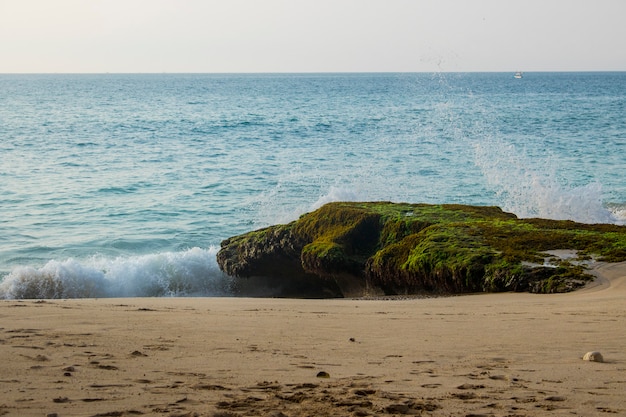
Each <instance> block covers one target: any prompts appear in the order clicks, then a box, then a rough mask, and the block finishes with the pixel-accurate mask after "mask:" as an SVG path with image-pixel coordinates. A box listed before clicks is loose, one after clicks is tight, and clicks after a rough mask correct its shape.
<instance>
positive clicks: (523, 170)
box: [474, 139, 619, 223]
mask: <svg viewBox="0 0 626 417" xmlns="http://www.w3.org/2000/svg"><path fill="white" fill-rule="evenodd" d="M474 150H475V156H476V163H477V165H478V166H479V167H480V168H481V170H482V171H483V173H484V175H485V177H486V180H487V182H488V184H489V185H490V186H491V187H493V190H494V192H495V193H496V195H497V198H498V200H499V201H500V205H501V206H502V208H503V209H504V210H505V211H510V212H513V213H515V214H516V215H518V216H519V217H541V218H547V219H555V220H574V221H577V222H582V223H619V219H618V216H617V213H614V212H611V211H610V210H609V209H608V208H607V207H605V205H604V203H603V194H602V185H601V184H600V183H598V182H590V183H588V184H585V185H576V186H571V185H568V184H564V183H563V182H561V181H559V177H558V173H557V170H556V168H555V166H558V164H557V163H554V161H552V160H551V157H550V155H547V156H546V157H545V158H543V159H539V158H538V157H534V158H533V159H531V158H530V157H528V156H527V153H526V152H524V150H523V149H519V148H518V147H515V146H513V145H512V144H508V143H505V142H503V141H500V140H495V139H492V140H484V141H481V142H477V143H475V144H474Z"/></svg>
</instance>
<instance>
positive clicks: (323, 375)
mask: <svg viewBox="0 0 626 417" xmlns="http://www.w3.org/2000/svg"><path fill="white" fill-rule="evenodd" d="M317 377H318V378H330V374H329V373H328V372H325V371H320V372H318V373H317Z"/></svg>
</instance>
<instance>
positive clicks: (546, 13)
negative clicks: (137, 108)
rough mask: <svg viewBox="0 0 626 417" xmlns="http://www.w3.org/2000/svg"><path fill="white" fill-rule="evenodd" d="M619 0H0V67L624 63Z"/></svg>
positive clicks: (452, 67)
mask: <svg viewBox="0 0 626 417" xmlns="http://www.w3.org/2000/svg"><path fill="white" fill-rule="evenodd" d="M625 22H626V0H588V1H585V0H516V1H511V0H0V73H14V72H18V73H21V72H327V71H333V72H334V71H341V72H343V71H350V72H351V71H357V72H361V71H515V70H523V71H587V70H618V71H626V23H625Z"/></svg>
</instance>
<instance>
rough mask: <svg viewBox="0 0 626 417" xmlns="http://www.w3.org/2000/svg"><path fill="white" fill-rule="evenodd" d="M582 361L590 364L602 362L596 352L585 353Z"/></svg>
mask: <svg viewBox="0 0 626 417" xmlns="http://www.w3.org/2000/svg"><path fill="white" fill-rule="evenodd" d="M583 360H584V361H591V362H604V358H603V357H602V354H601V353H600V352H596V351H593V352H587V353H585V356H583Z"/></svg>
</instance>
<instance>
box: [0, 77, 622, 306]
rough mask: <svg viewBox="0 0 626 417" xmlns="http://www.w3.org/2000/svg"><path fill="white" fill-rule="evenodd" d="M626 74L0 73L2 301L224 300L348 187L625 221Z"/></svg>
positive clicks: (405, 197) (353, 195) (351, 195)
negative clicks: (239, 237) (267, 253)
mask: <svg viewBox="0 0 626 417" xmlns="http://www.w3.org/2000/svg"><path fill="white" fill-rule="evenodd" d="M624 178H626V73H527V74H524V78H522V79H515V78H514V77H513V74H510V73H472V74H450V73H445V74H265V75H217V74H213V75H210V74H206V75H202V74H198V75H180V74H179V75H0V281H2V282H1V283H0V298H2V297H5V298H21V297H109V296H170V295H227V294H228V280H227V279H226V277H224V276H223V275H222V274H221V272H220V271H219V269H218V267H217V264H216V262H215V254H216V252H217V248H218V247H219V243H220V241H221V240H222V239H224V238H227V237H229V236H232V235H235V234H239V233H243V232H246V231H249V230H252V229H255V228H258V227H262V226H265V225H268V224H273V223H282V222H287V221H290V220H293V219H295V218H297V216H298V215H300V214H302V213H304V212H307V211H310V210H313V209H315V208H317V207H319V206H320V205H322V204H324V203H325V202H329V201H336V200H391V201H406V202H425V203H466V204H478V205H498V206H500V207H502V208H503V209H505V210H507V211H511V212H514V213H516V214H517V215H518V216H520V217H528V216H540V217H548V218H557V219H573V220H577V221H582V222H592V223H595V222H608V223H617V224H624V223H625V222H626V181H625V180H624Z"/></svg>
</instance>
